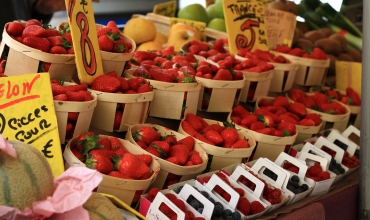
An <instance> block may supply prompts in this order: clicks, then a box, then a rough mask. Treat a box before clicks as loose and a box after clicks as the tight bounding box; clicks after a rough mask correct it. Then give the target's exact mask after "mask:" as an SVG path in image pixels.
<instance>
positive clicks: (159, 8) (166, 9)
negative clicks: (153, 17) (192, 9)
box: [153, 1, 176, 17]
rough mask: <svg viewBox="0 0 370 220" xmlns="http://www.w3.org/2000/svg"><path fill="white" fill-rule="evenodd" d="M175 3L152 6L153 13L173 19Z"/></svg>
mask: <svg viewBox="0 0 370 220" xmlns="http://www.w3.org/2000/svg"><path fill="white" fill-rule="evenodd" d="M175 12H176V1H169V2H163V3H160V4H156V5H154V8H153V13H154V14H158V15H163V16H167V17H175Z"/></svg>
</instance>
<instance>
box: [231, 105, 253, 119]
mask: <svg viewBox="0 0 370 220" xmlns="http://www.w3.org/2000/svg"><path fill="white" fill-rule="evenodd" d="M232 114H233V115H235V116H238V117H240V118H245V117H246V116H248V115H250V114H251V113H250V112H249V111H247V110H246V109H245V108H244V107H243V106H241V105H237V106H235V107H234V108H233V110H232Z"/></svg>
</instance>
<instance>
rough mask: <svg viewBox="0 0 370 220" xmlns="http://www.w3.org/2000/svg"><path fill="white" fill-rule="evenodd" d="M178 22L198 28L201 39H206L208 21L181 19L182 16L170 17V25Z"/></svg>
mask: <svg viewBox="0 0 370 220" xmlns="http://www.w3.org/2000/svg"><path fill="white" fill-rule="evenodd" d="M177 23H183V24H186V25H188V26H190V27H192V28H195V29H197V30H198V31H199V33H200V37H201V40H202V41H205V40H206V37H207V36H206V27H207V24H206V23H204V22H200V21H192V20H187V19H181V18H174V17H172V18H170V27H172V26H173V25H174V24H177Z"/></svg>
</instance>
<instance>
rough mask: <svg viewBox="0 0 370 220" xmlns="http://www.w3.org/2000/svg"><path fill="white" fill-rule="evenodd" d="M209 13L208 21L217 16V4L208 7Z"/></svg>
mask: <svg viewBox="0 0 370 220" xmlns="http://www.w3.org/2000/svg"><path fill="white" fill-rule="evenodd" d="M206 11H207V14H208V22H209V21H211V20H212V19H214V18H216V11H215V4H212V5H210V6H208V7H207V8H206Z"/></svg>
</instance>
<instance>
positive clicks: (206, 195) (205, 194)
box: [200, 191, 209, 198]
mask: <svg viewBox="0 0 370 220" xmlns="http://www.w3.org/2000/svg"><path fill="white" fill-rule="evenodd" d="M200 194H202V195H203V196H204V197H206V198H208V197H209V195H208V193H207V192H206V191H200Z"/></svg>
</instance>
